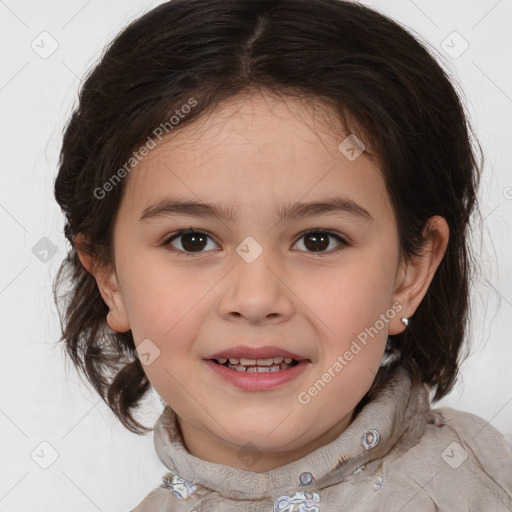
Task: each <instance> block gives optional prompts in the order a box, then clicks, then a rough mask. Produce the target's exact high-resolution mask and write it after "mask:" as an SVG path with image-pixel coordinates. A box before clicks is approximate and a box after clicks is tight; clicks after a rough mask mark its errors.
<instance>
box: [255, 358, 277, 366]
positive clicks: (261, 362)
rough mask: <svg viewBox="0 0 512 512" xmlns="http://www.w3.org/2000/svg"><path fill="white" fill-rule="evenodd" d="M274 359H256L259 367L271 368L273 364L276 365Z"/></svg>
mask: <svg viewBox="0 0 512 512" xmlns="http://www.w3.org/2000/svg"><path fill="white" fill-rule="evenodd" d="M274 359H277V358H274V357H269V358H268V359H256V364H257V365H258V366H270V365H271V364H273V363H275V361H274Z"/></svg>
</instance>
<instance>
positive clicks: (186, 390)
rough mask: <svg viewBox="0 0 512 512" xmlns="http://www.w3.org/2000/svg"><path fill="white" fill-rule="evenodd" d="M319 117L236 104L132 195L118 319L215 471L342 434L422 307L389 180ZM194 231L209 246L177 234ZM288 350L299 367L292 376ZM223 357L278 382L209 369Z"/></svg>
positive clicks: (118, 255)
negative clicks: (404, 260) (252, 362)
mask: <svg viewBox="0 0 512 512" xmlns="http://www.w3.org/2000/svg"><path fill="white" fill-rule="evenodd" d="M322 116H323V119H325V116H326V112H324V111H323V110H322V109H317V110H316V114H315V113H313V112H312V110H311V109H307V110H306V109H305V106H304V103H302V102H299V101H296V100H291V99H290V100H287V101H286V102H284V101H283V100H280V99H276V98H274V97H271V96H263V95H255V96H252V97H251V98H249V99H247V98H246V100H245V101H244V100H242V101H241V100H240V99H239V100H238V101H236V100H231V101H230V102H228V103H225V104H224V106H223V107H222V108H221V109H220V110H217V111H216V112H215V113H214V115H211V116H208V117H204V118H203V119H202V120H201V121H199V122H196V123H193V124H191V125H189V126H187V127H186V128H183V129H182V130H180V131H176V133H175V134H171V135H172V137H171V138H169V139H168V140H167V141H166V142H165V143H162V144H160V145H159V146H158V147H157V148H155V149H153V150H151V151H150V153H149V155H148V156H146V157H145V158H144V159H143V160H142V161H141V163H140V164H139V165H138V166H137V167H136V168H135V169H134V170H133V171H132V173H131V174H130V176H129V178H127V179H128V181H127V183H125V185H126V189H125V190H124V195H123V198H122V201H121V204H120V207H119V211H118V215H117V217H116V222H115V231H114V250H115V266H116V279H117V286H118V288H119V291H118V292H115V293H117V294H118V295H117V298H116V300H115V304H114V305H113V306H112V307H111V313H110V314H109V318H110V322H109V323H110V324H111V326H112V325H114V324H115V326H116V328H117V330H128V329H131V331H132V334H133V337H134V340H135V344H136V346H137V348H138V353H139V356H140V358H141V361H142V362H143V367H144V370H145V372H146V374H147V376H148V378H149V380H150V381H151V383H152V385H153V387H154V388H155V390H156V391H157V392H158V394H159V395H160V396H161V397H162V398H163V399H164V400H165V401H166V402H167V403H168V404H169V405H170V406H171V407H172V408H173V409H174V410H175V411H176V413H177V414H178V416H179V423H180V427H181V430H182V433H183V437H184V441H185V444H186V446H187V448H188V449H189V451H190V452H191V453H192V454H194V455H196V456H198V457H201V458H202V459H204V460H209V461H212V462H217V463H224V464H229V465H232V466H235V467H240V468H243V469H251V470H253V471H264V470H268V469H271V468H275V467H278V466H281V465H283V464H285V463H288V462H291V461H293V460H296V459H298V458H300V457H302V456H304V455H306V454H307V453H310V452H311V451H313V450H314V449H316V448H318V447H319V446H322V445H324V444H326V443H328V442H330V441H332V440H334V439H335V438H336V437H337V436H338V435H339V434H340V433H341V432H342V431H343V430H344V429H345V428H346V427H347V426H348V425H349V423H350V421H351V416H352V412H353V410H354V408H355V406H356V405H357V403H358V402H359V401H360V400H361V398H362V397H363V396H364V395H365V393H366V392H367V391H368V389H369V388H370V386H371V384H372V382H373V380H374V377H375V374H376V372H377V370H378V368H379V364H380V362H381V359H382V356H383V352H384V347H385V344H386V339H387V336H388V334H396V333H398V332H401V331H402V330H403V329H404V326H403V324H402V323H401V322H400V317H402V316H410V315H411V314H412V313H413V311H411V310H410V309H411V307H410V302H407V299H408V295H407V290H408V289H409V288H407V287H405V286H402V284H404V283H403V280H404V277H405V273H404V272H402V266H401V265H399V263H400V262H399V244H398V233H397V228H396V224H395V219H394V215H393V212H392V208H391V204H390V202H389V199H388V196H387V194H386V191H385V186H384V181H383V179H382V177H381V174H380V171H379V169H378V167H377V166H376V165H375V164H373V163H372V162H371V161H370V159H369V158H368V157H367V156H366V155H365V154H362V155H361V156H359V157H357V152H358V148H357V147H355V148H354V150H353V151H351V150H350V141H345V143H344V145H342V146H341V149H339V147H338V146H339V145H340V143H342V142H343V140H344V138H345V137H346V136H347V135H348V134H345V135H343V136H341V137H340V135H337V134H334V133H333V130H332V128H331V130H328V129H327V128H326V127H325V123H321V122H318V121H319V119H322ZM356 135H357V134H356ZM178 200H179V201H182V202H187V203H198V204H199V205H204V204H206V203H208V204H209V205H212V207H207V206H194V207H192V206H190V205H189V206H187V207H183V208H177V207H176V205H174V207H173V203H175V202H176V201H178ZM334 200H336V204H337V207H336V208H335V207H333V206H332V203H331V202H332V201H334ZM313 203H319V204H327V203H329V204H331V206H329V207H328V208H327V207H325V206H317V207H312V206H305V205H311V204H313ZM349 205H352V206H350V207H349ZM356 205H357V207H356ZM213 207H215V209H216V210H218V211H219V212H220V213H221V216H220V217H217V216H216V215H214V214H213V211H214V210H213ZM364 211H366V212H367V213H364ZM228 214H229V215H228ZM190 227H192V228H193V229H194V230H198V231H200V234H195V235H194V234H190V233H189V234H186V233H185V234H182V235H181V236H179V235H178V232H179V231H180V230H186V229H189V228H190ZM314 228H318V229H319V230H321V232H320V233H317V234H309V235H308V234H307V233H306V232H307V231H308V230H311V229H314ZM338 237H339V239H338ZM111 275H113V274H111ZM427 287H428V285H427ZM420 300H421V297H419V298H418V301H417V302H419V301H420ZM393 304H394V305H395V307H394V308H393ZM407 304H408V305H409V306H408V308H409V310H406V308H405V307H404V308H403V309H401V308H402V305H407ZM363 340H364V341H363ZM287 355H291V356H293V358H294V359H296V360H298V361H300V364H298V365H296V366H295V367H293V368H290V369H278V368H282V366H278V365H279V358H281V359H282V358H283V357H285V356H287ZM223 356H224V357H226V358H228V357H230V356H231V357H232V358H233V357H238V358H240V357H244V356H245V357H246V358H249V359H267V361H264V362H260V363H261V364H260V366H263V365H268V364H270V365H271V366H276V370H277V371H272V372H259V371H254V372H253V371H250V372H247V371H239V370H237V369H231V368H226V367H221V366H220V364H218V363H216V362H214V361H212V359H214V358H215V359H219V358H220V357H223ZM273 357H276V358H278V359H277V362H276V361H275V360H271V358H273ZM269 360H271V361H269ZM221 361H222V360H221ZM233 361H234V362H235V363H236V360H233ZM283 362H284V361H283ZM248 461H251V462H250V463H249V462H248Z"/></svg>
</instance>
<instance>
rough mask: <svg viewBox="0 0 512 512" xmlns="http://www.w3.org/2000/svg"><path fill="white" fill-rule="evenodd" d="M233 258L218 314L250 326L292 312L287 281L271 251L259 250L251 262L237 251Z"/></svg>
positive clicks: (278, 320)
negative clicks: (258, 253)
mask: <svg viewBox="0 0 512 512" xmlns="http://www.w3.org/2000/svg"><path fill="white" fill-rule="evenodd" d="M242 254H243V253H242ZM233 260H234V261H233V268H232V270H231V271H230V272H229V274H228V275H227V276H226V280H225V284H224V287H223V289H222V294H221V299H220V301H219V312H220V314H221V315H222V316H223V317H224V318H225V319H226V320H231V321H233V320H239V321H244V322H247V323H249V324H254V325H256V324H259V323H262V322H266V323H269V322H270V323H281V322H284V321H287V320H288V319H289V318H290V317H291V316H292V315H293V312H294V303H293V299H292V297H293V292H292V291H291V290H292V288H291V283H290V282H287V276H286V273H285V271H284V269H283V265H282V264H280V263H279V261H277V259H276V257H274V256H273V255H272V253H271V251H265V250H263V251H262V252H261V254H260V255H259V256H258V257H257V258H256V259H254V260H252V261H251V259H247V258H245V259H244V257H243V256H239V255H238V254H236V255H235V256H234V258H233ZM288 281H289V278H288Z"/></svg>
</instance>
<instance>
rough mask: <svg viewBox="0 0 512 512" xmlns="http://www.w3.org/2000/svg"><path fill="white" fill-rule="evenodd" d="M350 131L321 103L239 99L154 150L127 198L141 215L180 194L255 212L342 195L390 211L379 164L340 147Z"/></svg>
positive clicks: (265, 97)
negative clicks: (352, 156) (300, 201)
mask: <svg viewBox="0 0 512 512" xmlns="http://www.w3.org/2000/svg"><path fill="white" fill-rule="evenodd" d="M348 135H349V134H348V133H346V132H345V131H344V130H343V128H342V127H341V125H340V123H339V121H338V120H337V119H336V118H335V116H334V115H333V113H332V112H331V111H329V110H328V109H327V108H326V107H325V106H323V105H322V104H320V103H312V102H306V101H305V100H298V99H292V98H287V99H286V100H285V99H283V98H277V97H274V96H271V95H265V94H255V95H252V96H244V97H237V98H233V99H230V100H229V101H227V102H225V103H223V104H222V105H221V106H220V107H218V108H217V109H215V110H214V111H212V112H210V113H209V114H207V115H204V116H203V117H201V118H200V119H198V120H197V121H194V122H193V123H191V124H190V125H187V126H185V127H184V128H181V129H179V130H177V131H176V132H175V133H171V135H170V136H168V138H167V139H163V140H162V142H161V143H159V144H158V145H157V147H156V148H154V149H153V150H151V151H150V153H149V154H148V155H147V156H146V157H144V159H143V160H142V161H141V162H140V163H139V164H138V165H137V166H136V167H135V168H134V170H133V171H132V173H131V174H130V175H129V179H128V183H125V188H126V191H125V197H124V199H123V201H124V202H125V203H130V205H131V208H130V210H131V211H133V212H135V211H137V212H138V213H139V214H140V213H141V211H142V210H143V209H144V208H145V207H147V206H148V204H149V203H154V202H155V200H159V199H165V198H166V197H169V196H171V197H172V196H179V197H180V198H183V197H187V198H189V199H190V200H191V201H195V202H198V201H204V202H209V203H218V204H226V205H229V206H230V207H233V208H234V210H233V211H235V212H236V213H237V214H242V215H244V214H248V215H254V214H255V213H256V212H258V211H259V210H260V209H263V208H274V207H275V206H277V205H279V204H282V203H288V202H291V201H299V200H303V201H312V200H315V199H320V198H324V197H326V196H328V195H329V196H332V195H333V194H334V193H336V194H340V195H344V196H349V197H350V198H351V199H353V200H354V201H356V202H358V203H363V204H365V205H367V206H368V208H367V209H368V210H372V211H373V212H374V213H375V215H374V216H377V217H378V216H380V217H382V216H383V215H384V216H386V215H388V216H392V214H391V210H390V204H389V201H388V198H387V194H386V191H385V184H384V181H383V178H382V175H381V172H380V169H379V167H378V164H377V163H375V162H374V161H373V159H371V158H370V157H368V156H367V155H366V154H365V153H363V154H361V155H360V156H359V157H357V158H356V159H355V160H351V159H349V158H347V155H346V153H344V152H343V151H341V150H340V148H339V146H340V143H342V142H343V141H344V140H345V139H346V137H347V136H348ZM134 214H135V213H134Z"/></svg>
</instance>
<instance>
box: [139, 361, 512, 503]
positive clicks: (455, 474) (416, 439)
mask: <svg viewBox="0 0 512 512" xmlns="http://www.w3.org/2000/svg"><path fill="white" fill-rule="evenodd" d="M154 442H155V449H156V452H157V454H158V457H159V458H160V460H161V461H162V462H163V464H164V465H165V466H166V467H167V468H168V469H169V471H170V473H167V474H166V475H165V476H164V477H163V483H162V484H161V485H160V486H159V487H157V488H155V489H154V490H153V491H151V492H150V493H149V494H148V495H147V496H146V498H145V499H144V500H143V501H142V502H140V503H139V505H137V507H135V508H134V509H133V510H132V511H131V512H171V511H173V512H174V511H176V512H212V511H222V512H331V511H332V512H340V511H345V510H347V511H351V512H377V511H380V512H383V511H384V512H395V511H396V512H398V511H403V512H419V511H421V512H424V511H442V512H463V511H464V512H468V511H472V512H505V511H508V512H510V511H512V452H511V450H510V448H509V447H508V445H507V443H506V441H505V438H504V437H503V435H502V434H501V433H500V432H498V431H497V430H496V429H495V428H494V427H493V426H491V425H490V424H489V423H487V422H486V421H485V420H483V419H482V418H479V417H478V416H475V415H473V414H469V413H465V412H461V411H457V410H455V409H452V408H447V407H444V408H438V409H434V410H431V408H430V403H429V391H428V388H427V386H425V385H421V386H417V387H412V385H411V379H410V378H409V376H408V374H407V372H406V371H405V370H404V369H403V368H398V369H397V371H396V373H395V374H394V376H393V379H392V380H391V381H390V382H389V384H388V385H387V386H386V387H385V388H384V389H383V390H382V391H381V392H380V394H379V395H378V396H377V397H376V398H375V399H374V400H373V401H371V402H370V403H368V404H367V405H366V406H365V407H363V409H362V410H361V411H360V412H359V414H358V415H357V416H356V417H355V419H354V420H353V422H352V423H351V424H350V425H349V427H348V428H347V429H346V430H345V431H344V432H343V433H342V434H341V435H340V436H339V437H338V438H337V439H335V440H334V441H333V442H331V443H329V444H327V445H324V446H322V447H320V448H318V449H317V450H315V451H314V452H312V453H310V454H309V455H306V456H305V457H303V458H301V459H299V460H297V461H295V462H291V463H289V464H286V465H285V466H282V467H280V468H277V469H273V470H270V471H266V472H262V473H257V472H253V471H249V470H243V469H238V468H234V467H231V466H225V465H222V464H214V463H212V462H207V461H204V460H202V459H199V458H197V457H195V456H193V455H191V454H190V453H189V452H188V451H187V449H186V448H185V446H184V444H183V438H182V436H181V433H180V430H179V427H178V424H177V422H176V414H175V413H174V411H173V410H172V409H171V408H170V407H169V406H167V407H166V408H165V409H164V411H163V413H162V415H161V416H160V418H159V419H158V421H157V423H156V425H155V429H154Z"/></svg>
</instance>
